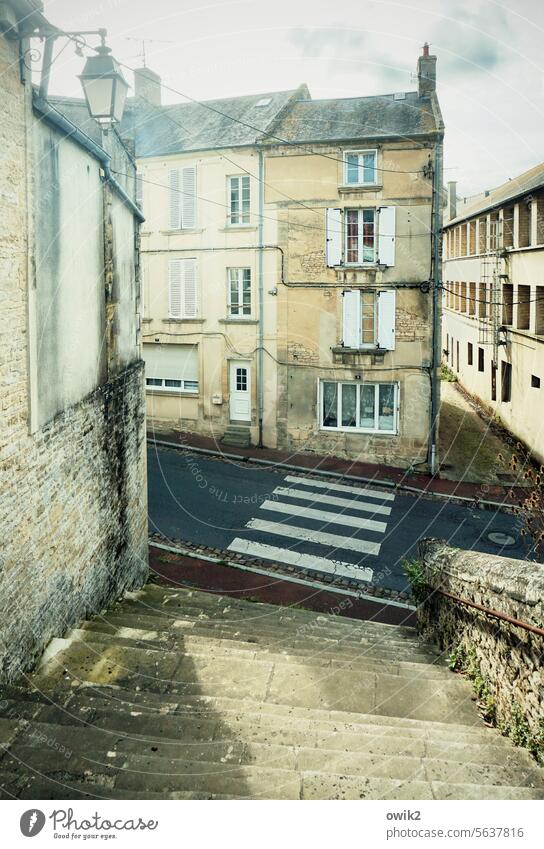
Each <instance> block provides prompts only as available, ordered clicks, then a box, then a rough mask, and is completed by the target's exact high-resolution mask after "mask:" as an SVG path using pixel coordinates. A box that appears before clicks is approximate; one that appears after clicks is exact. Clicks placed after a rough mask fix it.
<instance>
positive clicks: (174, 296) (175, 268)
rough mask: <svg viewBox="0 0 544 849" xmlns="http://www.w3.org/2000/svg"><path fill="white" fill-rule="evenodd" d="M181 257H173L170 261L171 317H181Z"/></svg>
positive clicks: (169, 290) (169, 296)
mask: <svg viewBox="0 0 544 849" xmlns="http://www.w3.org/2000/svg"><path fill="white" fill-rule="evenodd" d="M181 263H182V260H181V259H171V260H170V262H169V263H168V298H169V308H168V312H169V315H170V316H171V318H181V277H182V268H181Z"/></svg>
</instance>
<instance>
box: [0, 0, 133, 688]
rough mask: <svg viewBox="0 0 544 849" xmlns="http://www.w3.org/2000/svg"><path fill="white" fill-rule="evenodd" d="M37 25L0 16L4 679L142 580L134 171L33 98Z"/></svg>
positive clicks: (82, 127) (18, 0)
mask: <svg viewBox="0 0 544 849" xmlns="http://www.w3.org/2000/svg"><path fill="white" fill-rule="evenodd" d="M42 27H43V28H44V29H45V28H48V31H50V25H49V24H48V22H47V21H46V20H45V18H44V16H43V11H42V4H41V2H39V0H8V2H7V3H6V2H4V3H1V4H0V139H1V146H0V196H1V198H2V203H1V204H0V300H1V302H2V314H3V319H4V320H3V322H2V325H1V327H0V379H1V383H2V403H1V405H0V536H1V540H2V543H1V552H0V679H2V680H5V679H8V680H9V679H11V678H13V677H14V676H16V675H17V674H18V673H19V672H20V671H21V670H23V669H26V668H28V667H29V666H31V665H32V663H33V661H34V660H35V659H36V658H37V657H38V656H39V654H40V653H41V651H42V650H43V648H44V647H45V645H46V644H47V643H48V642H49V640H51V638H52V637H62V636H63V635H64V634H65V633H66V632H67V631H68V630H69V629H70V627H72V626H74V625H75V624H76V623H77V622H78V621H81V619H84V618H85V616H86V615H88V614H89V613H90V612H98V611H100V610H103V609H104V607H105V606H106V605H107V604H108V603H109V602H111V601H112V600H114V599H116V598H118V596H119V595H120V594H122V593H123V591H124V590H125V589H129V588H135V587H138V586H141V584H142V583H143V582H144V581H145V579H146V576H147V499H146V465H145V463H146V455H145V427H144V416H145V407H144V404H145V399H144V392H143V364H142V360H141V357H140V346H139V338H138V334H139V326H138V324H139V322H138V295H139V287H138V250H137V244H138V242H137V234H138V228H139V224H140V220H141V213H140V211H139V209H138V207H137V206H136V204H135V202H134V199H133V197H134V188H135V179H134V169H133V165H132V163H131V161H130V159H129V158H128V157H127V155H126V153H125V151H124V149H123V148H122V146H120V145H119V144H118V140H117V139H116V137H115V134H114V133H110V134H109V135H108V136H107V137H105V136H104V135H103V133H102V131H101V129H100V127H99V126H98V124H97V123H96V122H95V121H94V120H93V119H91V118H90V115H89V114H88V112H87V107H86V106H85V104H84V103H83V102H82V101H80V102H79V104H78V103H77V102H76V101H70V102H66V103H65V102H59V101H56V100H54V99H52V98H51V99H47V98H46V97H45V95H44V96H40V93H38V91H37V90H36V89H34V88H33V86H32V85H31V80H30V74H29V73H28V71H27V69H26V64H25V61H24V60H25V59H26V58H27V55H26V51H27V49H28V48H29V42H28V35H30V34H32V33H34V31H35V29H36V28H42ZM68 113H69V114H70V116H71V117H70V118H69V117H68ZM80 119H81V120H80ZM114 162H115V163H116V167H117V169H118V170H119V171H123V172H124V173H125V174H127V175H128V177H126V178H125V179H124V181H123V183H121V182H120V181H118V180H116V179H114V178H113V175H112V171H111V167H112V165H113V163H114Z"/></svg>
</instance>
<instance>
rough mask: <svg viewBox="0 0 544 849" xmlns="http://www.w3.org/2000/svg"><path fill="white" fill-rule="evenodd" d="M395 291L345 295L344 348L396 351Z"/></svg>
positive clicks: (373, 291) (347, 293)
mask: <svg viewBox="0 0 544 849" xmlns="http://www.w3.org/2000/svg"><path fill="white" fill-rule="evenodd" d="M395 321H396V292H395V290H394V289H386V290H381V291H377V290H376V289H347V290H346V291H344V292H342V345H343V346H344V347H345V348H354V349H361V348H380V349H382V350H385V351H393V350H394V349H395Z"/></svg>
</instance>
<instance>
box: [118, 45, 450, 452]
mask: <svg viewBox="0 0 544 849" xmlns="http://www.w3.org/2000/svg"><path fill="white" fill-rule="evenodd" d="M418 75H419V76H418V91H416V92H398V93H396V94H390V95H384V96H381V97H361V98H349V99H345V100H328V101H315V100H312V99H311V97H310V95H309V92H308V90H307V89H306V87H305V86H300V87H299V88H298V89H297V90H296V91H291V92H280V93H272V94H266V95H259V96H254V97H240V98H233V99H232V100H230V101H228V100H227V101H212V102H209V103H204V104H183V105H179V106H161V105H160V97H159V95H158V94H157V92H158V91H160V81H159V80H158V78H156V76H155V75H154V74H152V73H151V72H149V71H147V70H144V71H143V72H141V73H140V74H139V75H137V87H136V94H137V97H136V99H135V101H134V106H133V113H132V116H131V126H130V127H129V126H128V124H129V122H128V120H127V129H126V134H127V135H130V134H131V133H132V134H133V138H134V142H135V147H136V155H137V162H138V170H139V174H140V176H141V186H142V193H143V207H144V211H145V215H146V224H145V227H144V230H143V233H142V257H143V260H142V264H143V269H144V293H145V295H144V302H145V305H144V330H143V340H144V357H145V359H146V382H147V394H148V413H149V415H150V418H151V421H152V423H153V424H154V425H155V426H156V427H158V428H162V429H164V428H169V427H170V428H176V429H181V430H188V431H196V432H200V433H204V434H213V435H215V436H218V437H220V438H222V439H223V441H225V442H227V443H229V442H231V441H234V442H240V441H241V442H245V443H246V444H248V443H249V442H250V441H251V443H253V444H264V445H266V446H270V447H276V446H277V447H280V448H285V449H295V450H308V451H322V452H325V453H334V454H340V455H342V456H348V457H354V458H355V457H358V458H361V459H368V460H369V461H372V462H376V461H379V462H386V463H393V464H395V465H400V466H409V465H411V464H412V463H424V462H426V461H427V460H428V459H429V458H430V454H431V449H430V444H431V443H433V444H434V442H435V438H436V431H435V429H434V428H433V427H432V420H433V409H434V408H435V407H436V404H437V397H436V395H435V399H434V405H435V407H433V402H432V391H431V388H432V387H434V386H435V385H436V381H434V379H433V374H434V370H435V365H436V356H435V355H434V354H433V300H434V316H435V322H434V324H435V327H436V326H437V321H436V310H437V305H436V300H435V299H433V287H432V279H433V277H434V271H435V265H434V264H433V238H432V234H433V227H434V229H435V230H437V228H438V212H437V209H436V204H433V198H434V196H435V192H436V186H437V185H438V183H437V175H439V172H440V167H441V150H442V136H443V124H442V119H441V115H440V109H439V106H438V101H437V96H436V57H434V56H429V55H428V49H427V48H425V50H424V55H422V56H421V57H420V59H419V63H418ZM438 179H440V177H439V176H438ZM434 260H435V261H436V257H434ZM438 350H439V349H438Z"/></svg>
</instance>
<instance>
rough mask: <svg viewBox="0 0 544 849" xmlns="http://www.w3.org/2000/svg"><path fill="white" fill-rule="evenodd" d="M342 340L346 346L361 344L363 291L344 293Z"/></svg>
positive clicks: (355, 346)
mask: <svg viewBox="0 0 544 849" xmlns="http://www.w3.org/2000/svg"><path fill="white" fill-rule="evenodd" d="M342 342H343V343H344V346H345V347H346V348H360V346H361V292H360V291H359V289H355V290H354V291H351V292H343V293H342Z"/></svg>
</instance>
